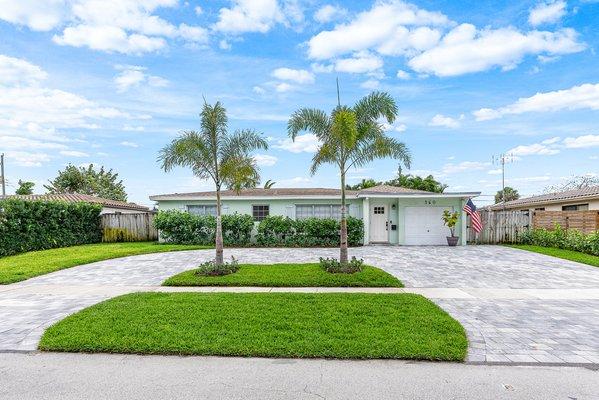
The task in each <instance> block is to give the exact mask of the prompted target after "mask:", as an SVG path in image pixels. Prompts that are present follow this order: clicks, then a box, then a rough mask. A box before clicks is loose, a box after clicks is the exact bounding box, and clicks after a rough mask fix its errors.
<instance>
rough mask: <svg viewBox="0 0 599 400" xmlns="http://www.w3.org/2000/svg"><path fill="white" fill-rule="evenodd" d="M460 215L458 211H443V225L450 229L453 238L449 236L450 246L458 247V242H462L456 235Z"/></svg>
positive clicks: (448, 242)
mask: <svg viewBox="0 0 599 400" xmlns="http://www.w3.org/2000/svg"><path fill="white" fill-rule="evenodd" d="M459 216H460V213H459V212H457V211H454V212H449V210H445V211H443V216H442V217H441V218H442V219H443V223H444V224H445V225H446V226H447V227H448V228H449V231H450V232H451V236H447V244H448V245H450V246H456V245H457V244H458V240H460V238H459V236H456V235H455V226H456V224H457V223H458V218H459Z"/></svg>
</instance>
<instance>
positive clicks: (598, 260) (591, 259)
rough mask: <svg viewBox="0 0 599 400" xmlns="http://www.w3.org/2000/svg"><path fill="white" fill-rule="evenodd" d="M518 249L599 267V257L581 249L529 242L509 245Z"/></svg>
mask: <svg viewBox="0 0 599 400" xmlns="http://www.w3.org/2000/svg"><path fill="white" fill-rule="evenodd" d="M509 247H513V248H516V249H522V250H528V251H533V252H535V253H541V254H545V255H547V256H553V257H557V258H563V259H564V260H570V261H576V262H579V263H582V264H588V265H592V266H594V267H599V257H598V256H594V255H591V254H585V253H581V252H579V251H572V250H563V249H556V248H554V247H542V246H533V245H528V244H513V245H509Z"/></svg>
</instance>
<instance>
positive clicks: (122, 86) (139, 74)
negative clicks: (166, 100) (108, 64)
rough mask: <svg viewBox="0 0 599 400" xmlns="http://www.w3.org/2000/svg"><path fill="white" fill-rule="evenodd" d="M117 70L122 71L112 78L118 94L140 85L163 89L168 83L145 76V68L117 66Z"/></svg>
mask: <svg viewBox="0 0 599 400" xmlns="http://www.w3.org/2000/svg"><path fill="white" fill-rule="evenodd" d="M118 69H121V70H122V71H121V72H120V73H119V74H118V75H117V76H116V77H115V78H114V83H115V85H116V86H117V91H118V92H119V93H122V92H126V91H127V90H129V89H130V88H132V87H137V86H140V85H141V84H142V83H144V84H148V85H150V86H153V87H164V86H167V85H168V83H169V82H168V80H166V79H164V78H161V77H159V76H154V75H148V74H146V73H145V71H146V68H144V67H140V66H137V65H127V66H124V67H120V66H119V67H118Z"/></svg>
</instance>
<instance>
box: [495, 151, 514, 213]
mask: <svg viewBox="0 0 599 400" xmlns="http://www.w3.org/2000/svg"><path fill="white" fill-rule="evenodd" d="M513 161H514V155H513V154H505V153H503V154H500V155H499V156H493V164H500V165H501V193H502V194H501V197H502V201H501V203H502V205H503V211H505V164H506V163H511V162H513Z"/></svg>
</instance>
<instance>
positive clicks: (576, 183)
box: [544, 175, 599, 193]
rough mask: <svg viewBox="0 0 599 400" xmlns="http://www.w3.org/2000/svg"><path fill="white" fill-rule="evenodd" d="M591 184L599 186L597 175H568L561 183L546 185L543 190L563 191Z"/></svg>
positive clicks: (590, 185) (550, 191)
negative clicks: (566, 179)
mask: <svg viewBox="0 0 599 400" xmlns="http://www.w3.org/2000/svg"><path fill="white" fill-rule="evenodd" d="M592 186H599V176H591V175H579V176H572V177H570V178H569V179H568V181H566V182H565V183H563V184H561V185H554V186H548V187H546V188H545V190H544V192H545V193H555V192H565V191H567V190H578V189H584V188H587V187H592Z"/></svg>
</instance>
